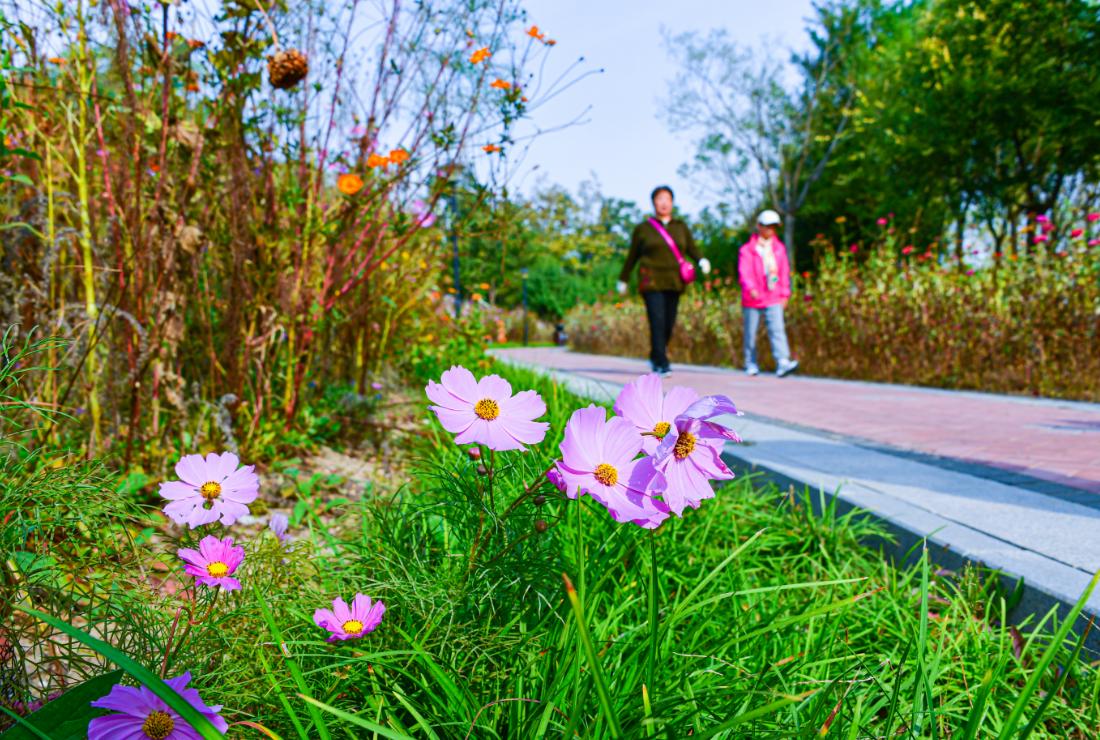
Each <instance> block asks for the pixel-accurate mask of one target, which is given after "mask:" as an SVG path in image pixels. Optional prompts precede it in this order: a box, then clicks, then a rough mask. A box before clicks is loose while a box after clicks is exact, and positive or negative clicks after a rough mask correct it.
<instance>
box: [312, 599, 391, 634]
mask: <svg viewBox="0 0 1100 740" xmlns="http://www.w3.org/2000/svg"><path fill="white" fill-rule="evenodd" d="M385 613H386V605H385V604H383V603H382V602H381V601H375V602H374V603H373V604H372V603H371V600H370V597H368V596H364V595H363V594H355V598H354V599H352V601H351V606H350V607H349V606H348V605H347V602H346V601H344V600H343V599H341V598H339V597H337V598H335V599H333V600H332V608H331V609H318V610H317V611H315V612H313V622H314V624H316V625H317V626H318V627H320V628H321V629H326V630H328V631H329V632H331V633H332V634H331V635H329V638H328V642H336V641H337V640H354V639H355V638H357V637H363V636H364V635H366V634H367V633H368V632H374V630H375V629H376V628H377V627H378V625H379V624H381V623H382V615H383V614H385Z"/></svg>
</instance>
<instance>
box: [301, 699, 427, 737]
mask: <svg viewBox="0 0 1100 740" xmlns="http://www.w3.org/2000/svg"><path fill="white" fill-rule="evenodd" d="M298 698H299V699H301V700H302V701H304V702H306V703H307V704H309V705H310V706H311V707H317V708H319V709H323V710H324V711H326V712H328V713H329V714H331V715H332V716H333V717H337V718H339V719H342V720H344V721H345V722H349V723H351V724H353V725H355V726H356V727H362V728H363V729H364V730H370V731H371V732H373V733H376V734H378V735H381V736H382V737H388V738H392V740H412V736H411V735H405V734H403V733H400V732H397V731H395V730H391V729H390V728H388V727H383V726H382V725H379V724H376V723H374V722H371V721H370V720H369V719H363V718H362V717H360V716H359V715H357V714H352V713H351V712H345V711H344V710H343V709H337V708H336V707H332V706H329V705H328V704H325V703H324V702H323V701H317V700H316V699H314V698H313V697H312V696H306V695H305V694H298Z"/></svg>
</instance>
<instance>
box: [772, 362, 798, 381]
mask: <svg viewBox="0 0 1100 740" xmlns="http://www.w3.org/2000/svg"><path fill="white" fill-rule="evenodd" d="M797 369H798V360H787V361H786V362H783V363H780V365H779V368H778V369H777V370H776V371H775V376H776V377H777V378H782V377H783V376H784V375H790V374H791V373H793V372H794V371H795V370H797Z"/></svg>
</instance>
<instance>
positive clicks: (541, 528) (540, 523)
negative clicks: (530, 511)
mask: <svg viewBox="0 0 1100 740" xmlns="http://www.w3.org/2000/svg"><path fill="white" fill-rule="evenodd" d="M548 529H550V525H549V524H547V523H546V520H545V519H536V520H535V531H536V532H538V533H539V534H542V533H543V532H545V531H546V530H548Z"/></svg>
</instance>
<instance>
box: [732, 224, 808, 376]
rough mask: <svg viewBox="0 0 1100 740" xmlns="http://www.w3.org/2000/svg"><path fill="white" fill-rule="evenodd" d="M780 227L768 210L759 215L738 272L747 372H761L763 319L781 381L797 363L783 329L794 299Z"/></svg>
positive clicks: (750, 373) (752, 373) (789, 268)
mask: <svg viewBox="0 0 1100 740" xmlns="http://www.w3.org/2000/svg"><path fill="white" fill-rule="evenodd" d="M777 226H779V214H778V213H776V212H775V211H772V210H767V211H764V212H762V213H761V214H760V217H759V218H757V219H756V233H755V234H753V235H752V237H751V238H750V239H749V241H748V243H746V244H744V245H742V247H741V253H740V255H738V260H737V271H738V273H740V277H741V312H742V313H743V314H744V316H745V372H746V373H748V374H749V375H757V374H759V373H760V368H759V367H757V365H756V332H757V330H758V329H759V328H760V317H761V316H763V318H764V321H765V322H766V323H767V325H768V341H769V342H771V345H772V354H773V355H775V361H776V363H777V367H776V369H775V374H776V375H777V376H779V377H780V378H782V377H783V376H784V375H787V374H788V373H790V372H793V371H794V370H795V368H797V367H798V360H792V359H791V350H790V346H789V345H788V344H787V330H786V329H785V328H784V327H783V308H784V307H785V306H786V305H787V299H788V298H790V297H791V267H790V264H789V263H788V262H787V248H786V247H785V246H784V245H783V242H781V241H779V237H778V236H776V233H775V229H776V227H777Z"/></svg>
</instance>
